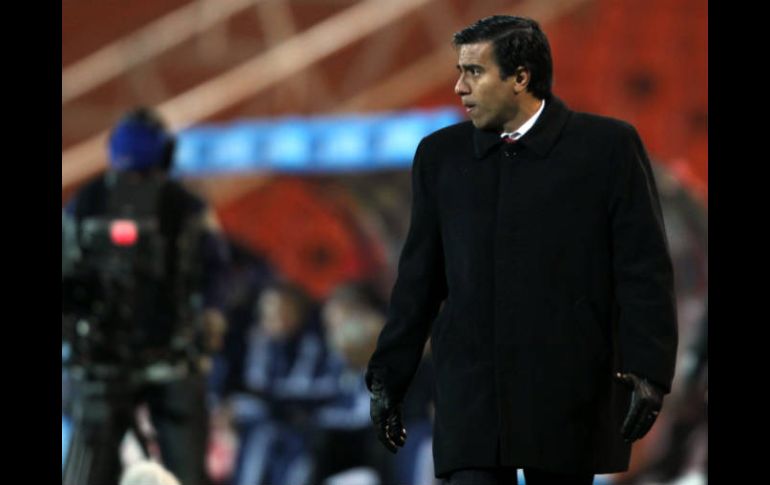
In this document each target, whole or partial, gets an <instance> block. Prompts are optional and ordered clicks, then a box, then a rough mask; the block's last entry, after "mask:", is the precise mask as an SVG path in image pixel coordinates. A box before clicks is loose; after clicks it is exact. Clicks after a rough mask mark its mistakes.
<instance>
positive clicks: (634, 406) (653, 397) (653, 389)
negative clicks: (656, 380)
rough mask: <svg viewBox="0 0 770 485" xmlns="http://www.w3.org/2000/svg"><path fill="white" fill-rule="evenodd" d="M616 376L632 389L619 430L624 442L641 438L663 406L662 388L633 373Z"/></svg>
mask: <svg viewBox="0 0 770 485" xmlns="http://www.w3.org/2000/svg"><path fill="white" fill-rule="evenodd" d="M616 378H617V379H618V380H619V381H620V382H622V383H623V384H625V385H627V386H628V387H630V388H631V389H632V390H633V393H632V394H631V406H630V407H629V410H628V414H627V415H626V419H625V421H623V426H622V428H621V430H620V432H621V434H622V435H623V439H624V440H625V441H626V443H631V442H633V441H635V440H638V439H641V438H642V437H644V435H646V434H647V432H648V431H649V430H650V428H652V425H653V423H655V420H656V419H657V417H658V413H660V409H661V408H662V407H663V395H664V394H665V392H664V390H663V389H661V388H659V387H658V386H657V385H655V384H653V383H651V382H650V381H648V380H647V379H645V378H641V377H639V376H637V375H635V374H621V373H618V374H617V375H616Z"/></svg>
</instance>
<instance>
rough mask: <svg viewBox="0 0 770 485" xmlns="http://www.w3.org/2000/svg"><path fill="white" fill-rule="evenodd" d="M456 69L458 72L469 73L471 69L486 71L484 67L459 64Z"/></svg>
mask: <svg viewBox="0 0 770 485" xmlns="http://www.w3.org/2000/svg"><path fill="white" fill-rule="evenodd" d="M455 67H457V70H458V71H469V70H471V69H482V70H483V69H484V68H483V67H482V66H480V65H478V64H457V65H456V66H455Z"/></svg>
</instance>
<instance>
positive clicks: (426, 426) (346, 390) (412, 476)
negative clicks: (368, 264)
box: [311, 283, 433, 485]
mask: <svg viewBox="0 0 770 485" xmlns="http://www.w3.org/2000/svg"><path fill="white" fill-rule="evenodd" d="M322 316H323V320H322V321H323V324H324V329H325V330H326V338H327V342H328V345H329V347H330V349H331V351H330V356H329V365H328V366H327V369H328V371H329V373H330V375H333V376H334V377H335V379H336V381H337V386H338V389H339V393H338V395H337V398H336V399H335V401H334V402H333V403H330V404H329V405H326V406H324V407H323V408H321V409H320V410H319V412H318V413H317V425H318V426H319V430H318V433H317V434H316V439H315V446H314V450H315V470H314V474H313V479H312V480H311V483H313V484H321V483H336V482H337V481H341V482H344V481H346V480H349V479H350V480H353V479H354V478H352V477H355V480H357V482H356V483H357V484H362V485H363V484H369V483H372V484H373V483H381V484H384V485H385V484H389V483H398V484H400V485H410V484H414V485H417V484H418V483H419V484H421V485H426V484H429V483H432V481H433V462H432V456H431V450H430V443H431V434H432V430H431V423H430V417H429V403H430V400H431V396H430V392H431V389H432V382H431V378H432V377H431V370H430V365H429V364H427V363H426V365H423V366H420V368H419V369H418V371H417V375H416V376H415V383H416V385H415V386H414V387H413V389H412V392H410V393H409V395H408V396H407V398H406V400H405V402H404V412H405V416H408V417H407V418H406V419H408V420H409V422H410V423H413V424H414V428H410V429H412V430H413V438H414V439H413V440H411V442H410V447H408V448H405V449H404V450H403V451H402V453H399V454H398V455H397V456H395V457H394V456H392V455H391V454H389V453H387V451H386V450H385V449H384V448H382V447H381V446H378V443H377V439H376V435H375V432H374V429H373V428H372V426H371V419H370V417H369V392H368V390H367V389H366V385H365V382H364V378H363V373H364V370H365V367H366V363H367V362H368V359H369V358H370V357H371V354H372V352H373V351H374V348H375V346H376V342H377V335H378V334H379V332H380V331H381V329H382V326H383V325H384V303H383V301H382V299H380V298H379V297H378V296H377V295H376V292H375V291H374V290H373V289H372V288H371V287H370V286H369V285H366V284H362V283H349V284H344V285H341V286H339V287H338V288H337V289H335V291H334V292H333V293H332V295H331V296H330V297H329V298H328V299H327V301H326V302H325V304H324V306H323V309H322ZM424 477H427V479H426V478H424Z"/></svg>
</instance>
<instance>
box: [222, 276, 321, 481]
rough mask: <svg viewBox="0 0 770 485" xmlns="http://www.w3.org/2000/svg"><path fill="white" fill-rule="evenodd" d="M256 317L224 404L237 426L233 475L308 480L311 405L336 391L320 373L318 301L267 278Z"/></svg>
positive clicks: (224, 414) (224, 411)
mask: <svg viewBox="0 0 770 485" xmlns="http://www.w3.org/2000/svg"><path fill="white" fill-rule="evenodd" d="M255 317H256V320H255V321H254V322H253V324H252V325H251V327H250V328H249V329H248V332H247V333H246V335H245V353H244V356H243V358H244V360H243V363H242V364H234V365H233V366H231V368H232V369H242V371H241V373H240V374H239V375H237V376H234V377H235V378H236V383H235V385H234V387H233V391H231V392H230V393H229V395H228V396H227V399H226V402H225V405H224V406H223V407H221V408H220V409H219V410H218V415H219V416H220V417H225V419H230V420H231V423H232V425H233V426H234V427H235V429H236V431H237V434H238V443H239V446H238V447H239V449H238V454H237V459H236V467H235V476H234V480H233V483H235V484H237V485H240V484H243V485H246V484H248V485H255V484H261V483H269V484H270V485H302V484H304V483H307V479H308V474H309V472H310V465H311V461H310V460H311V457H310V455H309V453H308V449H307V436H308V434H309V433H310V431H311V423H310V418H311V414H312V411H313V409H314V408H315V407H316V406H317V405H318V404H319V403H320V402H324V401H325V400H328V399H329V398H330V396H332V395H333V388H332V386H330V385H328V383H324V381H323V380H322V379H318V377H319V376H320V374H321V373H322V371H323V366H324V362H325V354H326V351H325V347H324V342H323V338H322V336H321V334H320V332H319V329H318V325H317V322H316V321H315V320H314V313H313V308H312V302H311V301H310V299H309V298H308V296H307V295H306V294H305V293H304V292H303V291H302V290H301V289H300V288H298V287H296V286H294V285H292V284H288V283H273V284H269V285H268V286H266V287H265V288H264V290H263V291H262V293H261V294H260V296H259V298H258V300H257V304H256V308H255Z"/></svg>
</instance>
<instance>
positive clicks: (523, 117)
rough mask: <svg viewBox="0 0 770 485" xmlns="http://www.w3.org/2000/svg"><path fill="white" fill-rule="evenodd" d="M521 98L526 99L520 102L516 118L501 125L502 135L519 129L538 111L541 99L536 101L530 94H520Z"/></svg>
mask: <svg viewBox="0 0 770 485" xmlns="http://www.w3.org/2000/svg"><path fill="white" fill-rule="evenodd" d="M522 96H526V97H524V98H523V99H522V100H521V104H520V105H519V112H518V113H517V114H516V117H514V118H513V119H512V120H510V121H508V122H507V123H505V124H504V125H503V133H513V132H515V131H516V130H518V129H519V128H521V125H523V124H524V123H526V122H527V120H529V119H530V118H532V117H533V116H535V113H537V111H538V110H539V109H540V105H541V103H543V100H542V99H537V98H536V97H534V96H532V95H530V94H526V95H523V94H522Z"/></svg>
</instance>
